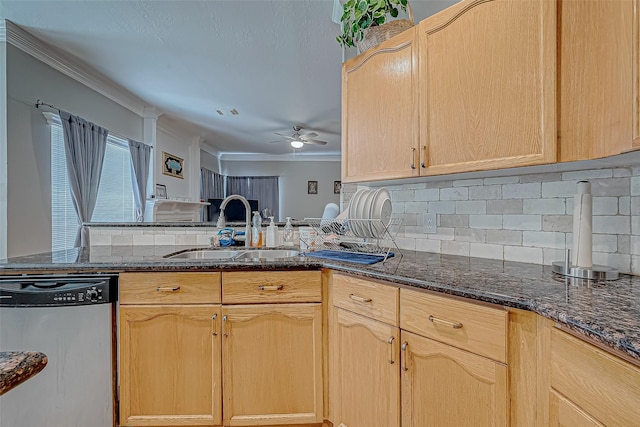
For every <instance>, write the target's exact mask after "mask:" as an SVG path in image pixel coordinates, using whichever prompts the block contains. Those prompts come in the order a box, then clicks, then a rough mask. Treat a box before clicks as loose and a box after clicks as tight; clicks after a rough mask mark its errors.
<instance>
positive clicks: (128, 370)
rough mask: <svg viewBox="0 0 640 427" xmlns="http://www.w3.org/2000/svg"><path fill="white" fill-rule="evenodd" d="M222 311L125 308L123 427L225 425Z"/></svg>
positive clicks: (178, 307) (213, 308)
mask: <svg viewBox="0 0 640 427" xmlns="http://www.w3.org/2000/svg"><path fill="white" fill-rule="evenodd" d="M219 319H220V306H213V305H190V306H184V305H176V306H172V305H156V306H139V305H123V306H120V425H123V426H183V425H184V426H195V425H206V426H213V425H220V424H221V421H222V417H221V413H222V412H221V404H222V401H221V394H220V393H221V378H222V375H221V362H220V357H221V344H220V334H219V326H220V321H219Z"/></svg>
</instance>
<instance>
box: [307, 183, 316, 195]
mask: <svg viewBox="0 0 640 427" xmlns="http://www.w3.org/2000/svg"><path fill="white" fill-rule="evenodd" d="M307 194H318V181H308V182H307Z"/></svg>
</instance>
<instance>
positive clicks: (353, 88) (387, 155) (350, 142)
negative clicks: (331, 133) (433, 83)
mask: <svg viewBox="0 0 640 427" xmlns="http://www.w3.org/2000/svg"><path fill="white" fill-rule="evenodd" d="M414 30H415V29H414V28H412V29H410V30H407V31H405V32H403V33H402V34H400V35H398V36H396V37H394V38H392V39H390V40H387V41H386V42H384V43H382V44H380V45H379V46H377V47H375V48H373V49H371V50H368V51H366V52H364V53H363V54H361V55H359V56H357V57H355V58H353V59H351V60H349V61H346V62H345V63H344V64H343V66H342V180H343V181H344V182H358V181H372V180H380V179H394V178H407V177H413V176H418V175H419V168H418V153H417V149H418V130H419V128H418V91H417V90H416V86H417V82H416V76H417V56H416V54H417V51H416V43H415V38H414V35H415V31H414Z"/></svg>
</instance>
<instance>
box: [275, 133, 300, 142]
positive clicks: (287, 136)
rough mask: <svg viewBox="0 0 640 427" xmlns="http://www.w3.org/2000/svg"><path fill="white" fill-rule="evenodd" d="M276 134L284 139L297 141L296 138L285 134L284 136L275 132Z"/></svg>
mask: <svg viewBox="0 0 640 427" xmlns="http://www.w3.org/2000/svg"><path fill="white" fill-rule="evenodd" d="M274 133H275V134H276V135H278V136H281V137H283V138H286V139H288V140H292V139H295V138H293V137H292V136H291V135H285V134H283V133H278V132H274Z"/></svg>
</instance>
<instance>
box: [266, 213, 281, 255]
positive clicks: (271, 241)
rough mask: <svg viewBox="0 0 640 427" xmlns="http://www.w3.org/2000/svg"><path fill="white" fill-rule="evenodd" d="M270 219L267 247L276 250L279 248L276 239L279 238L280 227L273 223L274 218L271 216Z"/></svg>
mask: <svg viewBox="0 0 640 427" xmlns="http://www.w3.org/2000/svg"><path fill="white" fill-rule="evenodd" d="M269 219H270V220H271V222H270V223H269V226H268V227H267V238H266V245H267V247H268V248H275V247H276V246H277V245H276V238H277V237H278V227H277V226H276V223H275V222H273V217H272V216H270V217H269Z"/></svg>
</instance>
